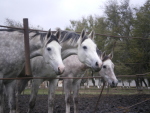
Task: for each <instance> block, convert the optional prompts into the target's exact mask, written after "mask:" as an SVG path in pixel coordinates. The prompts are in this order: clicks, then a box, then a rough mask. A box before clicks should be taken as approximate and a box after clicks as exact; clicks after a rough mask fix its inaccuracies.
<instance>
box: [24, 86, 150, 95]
mask: <svg viewBox="0 0 150 113" xmlns="http://www.w3.org/2000/svg"><path fill="white" fill-rule="evenodd" d="M100 91H101V89H98V88H94V87H90V88H81V89H80V91H79V93H80V94H100ZM22 94H31V89H25V91H24V92H23V93H22ZM38 94H46V95H47V94H48V89H46V88H43V89H39V91H38ZM56 94H64V92H63V90H62V88H57V90H56ZM103 94H116V95H132V94H150V89H143V90H142V91H137V89H136V88H124V89H122V88H109V89H104V91H103Z"/></svg>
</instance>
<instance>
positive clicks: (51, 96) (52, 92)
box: [48, 79, 58, 113]
mask: <svg viewBox="0 0 150 113" xmlns="http://www.w3.org/2000/svg"><path fill="white" fill-rule="evenodd" d="M57 83H58V79H53V80H49V91H48V113H53V109H54V103H55V102H54V101H55V90H56V87H57Z"/></svg>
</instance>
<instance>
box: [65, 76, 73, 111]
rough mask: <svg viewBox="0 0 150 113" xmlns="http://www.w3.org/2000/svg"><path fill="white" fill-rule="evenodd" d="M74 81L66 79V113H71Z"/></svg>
mask: <svg viewBox="0 0 150 113" xmlns="http://www.w3.org/2000/svg"><path fill="white" fill-rule="evenodd" d="M72 81H73V80H72V79H64V92H65V103H66V113H70V103H71V88H72Z"/></svg>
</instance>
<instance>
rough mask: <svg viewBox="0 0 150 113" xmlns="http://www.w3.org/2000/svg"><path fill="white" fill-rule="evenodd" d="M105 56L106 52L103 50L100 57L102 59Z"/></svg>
mask: <svg viewBox="0 0 150 113" xmlns="http://www.w3.org/2000/svg"><path fill="white" fill-rule="evenodd" d="M105 56H106V52H105V51H104V52H103V53H102V59H103V58H104V57H105Z"/></svg>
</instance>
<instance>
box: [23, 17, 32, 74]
mask: <svg viewBox="0 0 150 113" xmlns="http://www.w3.org/2000/svg"><path fill="white" fill-rule="evenodd" d="M23 26H24V45H25V75H26V76H31V75H32V73H31V66H30V45H29V27H28V19H27V18H24V19H23Z"/></svg>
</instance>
